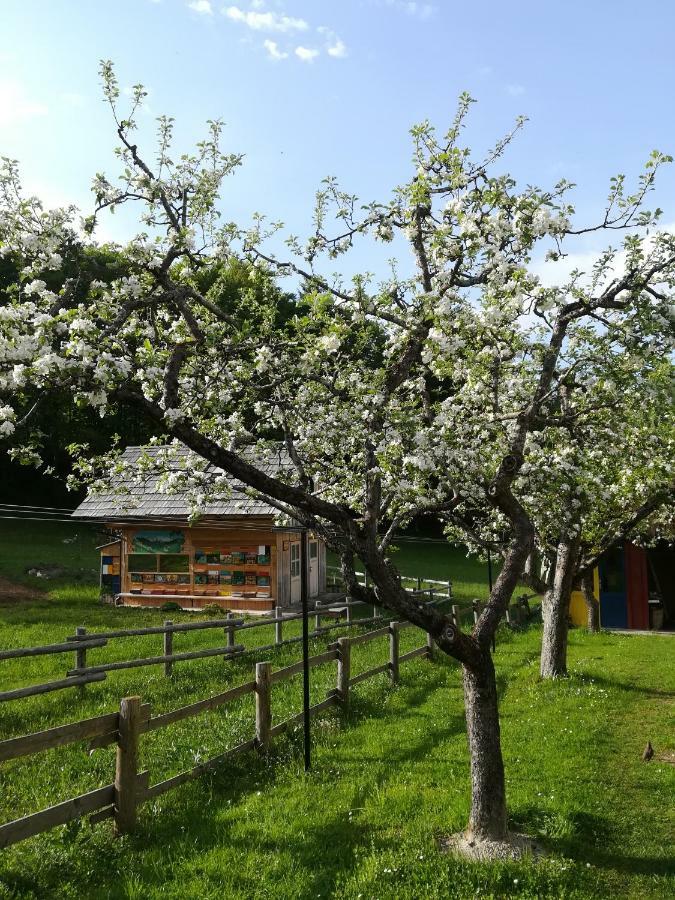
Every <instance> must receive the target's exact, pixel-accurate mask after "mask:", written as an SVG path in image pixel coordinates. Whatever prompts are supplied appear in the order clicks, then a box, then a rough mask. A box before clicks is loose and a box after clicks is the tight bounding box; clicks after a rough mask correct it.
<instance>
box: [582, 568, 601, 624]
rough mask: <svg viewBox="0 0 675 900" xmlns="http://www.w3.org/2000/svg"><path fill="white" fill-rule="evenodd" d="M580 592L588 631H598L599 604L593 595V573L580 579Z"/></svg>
mask: <svg viewBox="0 0 675 900" xmlns="http://www.w3.org/2000/svg"><path fill="white" fill-rule="evenodd" d="M581 590H582V593H583V595H584V603H585V604H586V615H587V619H586V622H587V626H586V627H587V628H588V630H589V631H592V632H594V633H595V632H598V631H600V603H599V601H598V600H596V598H595V594H594V593H593V572H587V573H586V574H585V575H584V576H583V578H582V579H581Z"/></svg>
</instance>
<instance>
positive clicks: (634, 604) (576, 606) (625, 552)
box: [570, 541, 675, 631]
mask: <svg viewBox="0 0 675 900" xmlns="http://www.w3.org/2000/svg"><path fill="white" fill-rule="evenodd" d="M674 573H675V549H674V548H673V547H668V546H666V545H663V546H660V547H655V548H649V549H644V548H642V547H636V546H635V544H631V543H630V542H628V541H626V542H625V543H624V544H623V545H622V546H618V547H615V548H614V549H612V550H610V551H609V552H608V553H606V554H605V555H604V556H603V557H602V559H601V560H600V564H599V565H598V568H597V569H596V570H595V572H594V593H595V597H596V599H597V600H599V601H600V626H601V627H602V628H620V629H631V630H636V631H647V630H652V631H660V630H667V631H668V630H673V629H674V628H675V578H674V577H673V576H674ZM570 618H571V619H572V622H573V624H575V625H579V626H581V627H583V626H585V625H586V606H585V604H584V600H583V596H582V594H581V592H580V591H574V592H573V594H572V601H571V603H570Z"/></svg>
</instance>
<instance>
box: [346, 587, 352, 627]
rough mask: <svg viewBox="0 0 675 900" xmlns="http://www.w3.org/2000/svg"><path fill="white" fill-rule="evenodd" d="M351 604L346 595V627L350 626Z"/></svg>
mask: <svg viewBox="0 0 675 900" xmlns="http://www.w3.org/2000/svg"><path fill="white" fill-rule="evenodd" d="M351 602H352V601H351V600H350V598H349V594H347V625H351V624H352V607H351V606H350V603H351Z"/></svg>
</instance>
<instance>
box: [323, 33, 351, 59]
mask: <svg viewBox="0 0 675 900" xmlns="http://www.w3.org/2000/svg"><path fill="white" fill-rule="evenodd" d="M316 30H317V31H318V32H319V34H322V35H323V36H324V37H325V38H326V42H327V43H326V53H327V54H328V55H329V56H332V57H333V58H334V59H344V57H345V56H346V55H347V45H346V44H345V42H344V41H343V40H341V39H340V38H339V37H338V36H337V34H335V32H334V31H332V30H331V29H330V28H326V26H325V25H320V26H319V27H318V28H317V29H316Z"/></svg>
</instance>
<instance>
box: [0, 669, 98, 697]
mask: <svg viewBox="0 0 675 900" xmlns="http://www.w3.org/2000/svg"><path fill="white" fill-rule="evenodd" d="M105 678H106V674H105V672H94V673H92V674H87V675H81V676H79V677H77V678H62V679H61V680H60V681H48V682H46V683H45V684H34V685H31V686H30V687H25V688H15V689H14V690H13V691H2V692H0V702H3V701H4V700H19V699H20V698H21V697H35V696H36V695H37V694H48V693H49V692H50V691H60V690H63V689H64V688H71V687H78V686H80V685H83V684H89V683H90V682H92V681H104V680H105Z"/></svg>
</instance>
